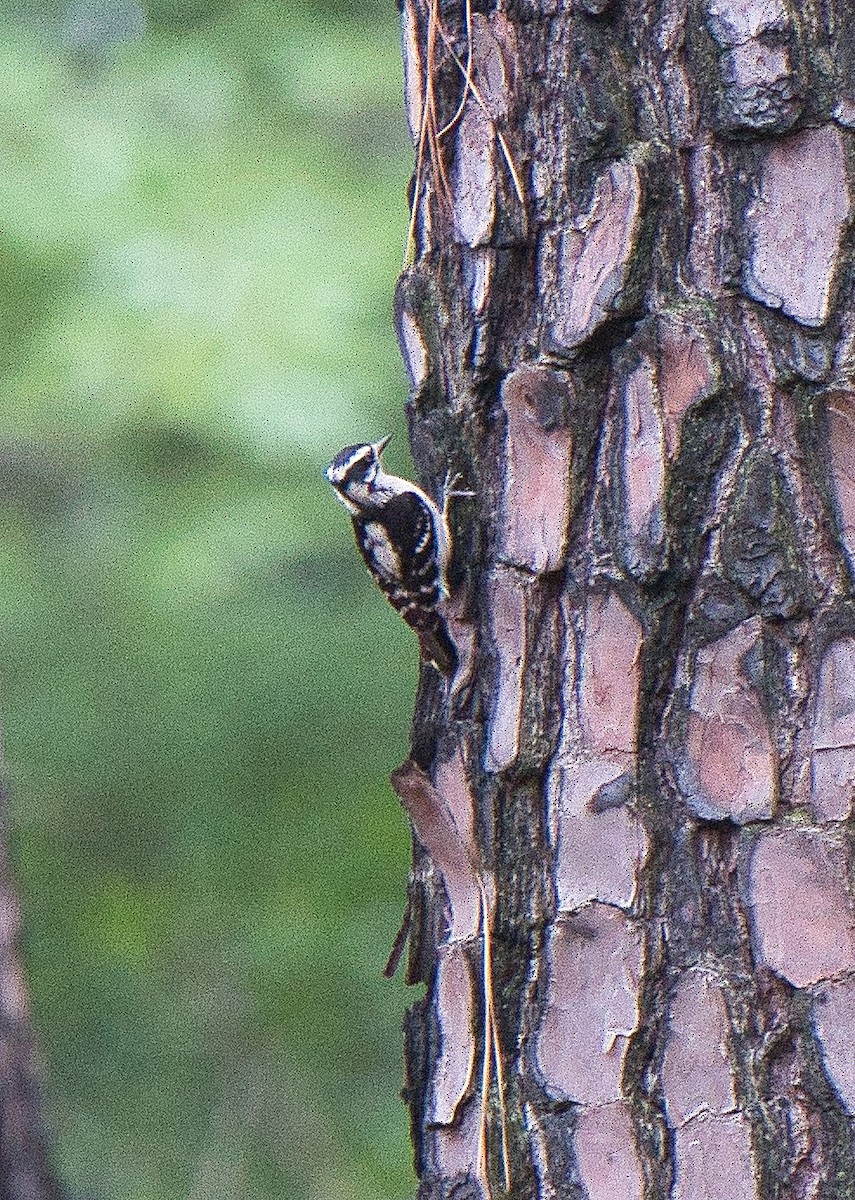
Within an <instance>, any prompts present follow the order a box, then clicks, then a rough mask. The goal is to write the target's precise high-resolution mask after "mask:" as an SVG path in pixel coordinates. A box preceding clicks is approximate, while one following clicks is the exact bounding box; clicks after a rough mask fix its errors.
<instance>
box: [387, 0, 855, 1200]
mask: <svg viewBox="0 0 855 1200" xmlns="http://www.w3.org/2000/svg"><path fill="white" fill-rule="evenodd" d="M402 17H403V45H404V62H405V80H406V100H407V110H408V118H409V123H410V129H411V132H412V134H413V138H414V142H415V144H416V146H417V150H418V160H419V166H418V168H417V171H416V175H415V178H414V186H413V195H414V203H415V206H416V209H415V212H416V216H415V221H414V241H415V253H414V260H413V265H412V266H411V267H409V268H407V269H406V270H405V271H404V273H403V274H402V276H401V279H400V281H399V287H398V298H397V316H398V327H399V334H400V341H401V346H402V351H403V354H404V358H405V361H406V363H407V367H408V370H409V374H410V380H411V385H412V389H411V395H410V400H409V418H410V431H411V442H412V447H413V452H414V455H415V458H416V461H417V463H418V464H419V466H420V468H421V470H422V472H423V476H424V478H425V479H426V480H427V481H428V482H429V483H432V484H434V485H437V484H438V483H439V482H440V481H441V480H442V478H443V476H444V475H445V472H446V470H447V468H448V467H451V468H453V469H456V470H460V471H461V472H462V473H463V476H464V479H465V484H464V486H469V487H472V488H473V489H474V490H475V491H476V493H477V499H476V500H475V501H474V502H473V503H468V502H462V503H461V504H460V505H459V507H458V508H457V510H456V512H455V522H454V524H455V532H456V541H455V562H454V571H453V575H454V582H455V585H456V598H455V600H454V614H453V624H454V629H455V633H456V635H457V638H458V641H459V642H460V643H461V647H462V649H463V650H464V658H465V664H464V666H463V668H462V672H461V674H462V678H458V681H457V683H456V685H455V688H454V691H453V694H452V698H451V700H450V701H449V703H448V704H447V705H446V704H445V703H444V701H443V696H442V687H441V683H440V681H439V680H438V678H437V677H436V676H435V674H434V673H433V672H432V671H431V670H430V669H429V668H426V669H425V670H424V671H423V675H422V680H421V684H420V689H419V697H418V700H417V708H416V714H415V719H414V725H413V744H412V759H411V761H410V762H409V763H408V764H405V766H404V767H403V768H402V769H401V770H400V771H399V772H397V773H396V774H395V776H394V778H393V782H394V784H395V786H396V789H397V791H398V793H399V795H400V796H401V798H402V801H403V802H404V805H405V807H406V808H407V810H408V812H409V813H410V816H411V818H412V821H413V826H414V832H415V845H416V850H415V862H416V868H415V871H414V882H413V888H412V900H413V912H414V916H415V920H414V922H413V933H412V940H411V951H410V963H409V971H410V978H411V979H412V980H414V981H415V980H422V981H424V982H425V983H426V984H427V994H426V997H425V999H424V1000H423V1001H422V1002H420V1003H418V1004H416V1005H415V1006H414V1008H413V1009H412V1010H411V1012H410V1014H409V1015H408V1019H407V1023H406V1036H407V1063H408V1080H407V1095H408V1097H409V1100H410V1103H411V1107H412V1121H413V1134H414V1141H415V1145H416V1162H417V1169H418V1174H419V1178H420V1191H419V1195H420V1197H421V1198H422V1200H428V1198H430V1200H434V1198H436V1200H439V1198H440V1197H451V1196H453V1197H455V1198H456V1200H463V1198H464V1197H470V1196H471V1197H479V1196H485V1195H487V1194H489V1193H490V1192H491V1191H492V1194H494V1195H497V1194H500V1193H501V1192H502V1190H503V1180H502V1170H501V1154H500V1147H499V1126H500V1120H499V1113H498V1100H499V1096H498V1089H497V1086H496V1082H495V1072H493V1073H492V1075H493V1078H492V1081H491V1082H489V1097H488V1100H489V1108H488V1118H489V1120H488V1126H489V1151H490V1153H489V1167H488V1168H486V1169H485V1167H484V1164H483V1163H482V1162H481V1161H480V1160H479V1153H478V1137H479V1127H480V1124H481V1121H482V1107H481V1106H482V1099H483V1098H482V1097H481V1095H480V1094H479V1093H480V1091H481V1089H482V1086H483V1081H484V1073H483V1070H482V1068H483V1065H484V1063H483V1060H484V1056H485V1054H486V1055H488V1056H489V1055H490V1039H489V1036H488V1034H487V1026H488V1025H489V1014H488V1013H487V1005H486V1003H485V996H484V988H483V981H482V977H481V976H482V970H483V961H482V940H483V936H482V935H483V923H482V921H481V919H480V907H479V895H480V894H481V889H482V888H483V889H484V894H486V896H487V897H488V901H489V903H490V905H491V906H492V922H493V928H492V941H493V964H492V982H493V989H494V993H495V996H494V999H495V1010H496V1020H497V1024H498V1030H499V1034H500V1042H501V1047H502V1051H503V1062H504V1069H505V1089H504V1090H505V1093H506V1096H505V1099H506V1102H507V1106H508V1118H507V1127H508V1131H509V1137H510V1174H511V1179H512V1188H511V1191H512V1194H513V1195H514V1196H515V1197H521V1198H523V1197H525V1198H528V1197H538V1198H540V1200H552V1198H555V1200H558V1198H561V1200H564V1198H567V1200H571V1198H572V1200H576V1198H580V1200H581V1198H583V1197H588V1198H589V1200H611V1198H613V1197H614V1198H619V1200H642V1198H644V1200H667V1198H672V1200H690V1198H691V1200H743V1198H745V1200H754V1198H757V1200H771V1198H773V1197H774V1198H775V1200H785V1198H786V1200H802V1198H806V1197H811V1198H817V1200H818V1198H820V1197H822V1198H828V1200H842V1198H844V1197H847V1196H853V1195H855V1140H853V1116H855V1054H853V1050H852V1045H853V1041H855V1034H853V1032H852V1031H853V1028H855V913H853V886H852V879H853V864H852V848H853V847H852V831H853V825H852V798H853V788H855V594H853V564H855V379H854V378H853V377H855V319H853V315H852V313H853V308H852V301H853V273H852V248H851V221H852V216H853V188H852V170H853V134H852V130H853V129H855V11H853V8H852V5H851V4H850V3H846V2H845V0H828V2H826V3H822V4H820V3H818V2H813V0H807V2H806V3H800V4H798V5H795V4H790V3H788V2H787V0H698V2H695V3H688V2H687V0H640V2H639V3H635V4H628V3H621V2H620V0H616V2H614V3H610V2H609V0H576V2H575V3H571V0H564V2H560V0H506V2H504V3H503V2H501V0H499V2H497V3H486V4H484V3H481V4H476V3H473V4H472V5H471V6H469V5H467V4H466V3H465V0H457V2H455V3H448V2H444V3H442V4H440V3H439V2H438V0H404V3H403V10H402ZM467 67H468V74H469V76H470V83H469V84H467V83H466V79H465V76H466V74H467Z"/></svg>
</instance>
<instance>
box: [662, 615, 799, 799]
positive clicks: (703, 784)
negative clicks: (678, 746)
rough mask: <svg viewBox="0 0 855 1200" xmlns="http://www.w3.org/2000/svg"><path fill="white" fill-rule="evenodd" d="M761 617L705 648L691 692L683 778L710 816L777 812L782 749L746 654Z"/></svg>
mask: <svg viewBox="0 0 855 1200" xmlns="http://www.w3.org/2000/svg"><path fill="white" fill-rule="evenodd" d="M760 632H761V621H760V618H759V617H754V618H752V619H751V620H750V621H744V622H743V623H742V624H741V625H737V627H736V628H735V629H732V630H731V631H730V633H727V634H725V636H724V637H722V638H719V639H718V640H717V641H715V642H713V643H712V644H711V645H709V646H705V647H704V648H703V649H702V650H699V651H698V654H697V658H696V660H695V670H694V679H693V682H692V690H691V695H690V698H689V719H688V724H687V734H686V754H687V756H688V760H689V768H690V769H689V771H688V772H685V773H684V777H683V779H682V783H683V790H684V793H685V797H686V800H687V802H688V803H689V804H690V805H691V806H692V807H693V808H694V810H695V811H696V812H697V813H698V814H699V815H700V816H703V817H714V818H718V817H729V818H730V819H731V820H732V821H738V822H745V821H753V820H757V819H758V818H764V817H770V816H771V815H772V812H773V810H774V804H775V792H776V782H775V755H774V751H773V747H772V740H771V737H770V735H769V726H768V722H767V720H766V717H765V715H764V713H763V710H762V709H761V707H760V700H759V697H758V696H757V693H756V691H755V690H754V688H753V686H752V685H751V684H750V683H749V682H748V680H747V679H746V678H745V675H744V674H743V671H742V669H741V668H742V661H743V659H744V657H745V655H746V654H747V653H748V651H749V650H751V649H752V648H753V647H754V646H755V645H756V644H757V643H758V640H759V637H760Z"/></svg>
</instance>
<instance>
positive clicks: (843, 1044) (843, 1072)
mask: <svg viewBox="0 0 855 1200" xmlns="http://www.w3.org/2000/svg"><path fill="white" fill-rule="evenodd" d="M813 1026H814V1031H815V1033H816V1036H817V1040H818V1042H819V1048H820V1051H821V1053H822V1057H823V1060H824V1062H825V1069H826V1071H827V1073H828V1076H829V1078H830V1079H831V1082H832V1083H833V1084H834V1088H835V1091H836V1092H837V1094H838V1096H839V1097H840V1099H841V1100H842V1102H843V1105H844V1107H845V1108H846V1111H847V1112H848V1113H850V1114H851V1115H853V1116H855V1038H853V1036H852V1031H853V1029H855V980H852V979H841V980H840V981H839V982H837V983H829V984H827V985H826V986H825V987H823V988H822V990H821V991H820V992H819V993H818V994H817V997H816V1001H815V1003H814V1006H813Z"/></svg>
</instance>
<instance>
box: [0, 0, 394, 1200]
mask: <svg viewBox="0 0 855 1200" xmlns="http://www.w3.org/2000/svg"><path fill="white" fill-rule="evenodd" d="M4 14H5V15H4V16H3V17H2V18H0V79H1V80H2V82H0V140H2V154H3V160H4V170H3V171H2V172H0V230H2V238H0V391H2V396H0V411H2V413H3V418H2V437H0V502H2V515H3V520H2V536H0V559H2V564H0V565H1V566H2V569H0V670H2V678H3V696H2V714H3V722H4V725H5V730H6V762H7V775H8V777H9V780H10V788H11V805H12V845H13V853H14V857H15V863H16V869H17V871H18V875H19V880H20V886H21V891H22V895H23V901H24V909H25V918H26V944H25V955H26V962H27V967H28V971H29V976H30V981H31V986H32V992H33V1004H34V1009H35V1014H36V1020H37V1023H38V1027H39V1030H40V1034H41V1038H42V1043H43V1048H44V1052H45V1057H46V1059H47V1063H48V1071H49V1086H48V1098H49V1103H50V1116H51V1122H52V1127H53V1129H54V1131H55V1135H56V1140H57V1156H58V1160H59V1163H60V1166H61V1169H62V1172H63V1175H64V1177H65V1179H66V1180H67V1182H68V1184H69V1186H70V1188H71V1189H72V1191H73V1192H74V1194H75V1195H77V1196H79V1197H91V1198H93V1200H95V1198H97V1200H102V1198H103V1200H112V1198H116V1200H172V1198H177V1197H182V1198H188V1200H220V1198H222V1200H241V1198H247V1200H267V1198H270V1200H273V1198H274V1197H275V1198H276V1200H281V1198H283V1197H284V1198H287V1200H292V1198H293V1200H303V1198H305V1200H338V1198H341V1200H360V1198H362V1197H365V1198H366V1200H368V1198H370V1200H387V1198H388V1200H400V1198H401V1197H405V1196H409V1195H411V1194H412V1191H413V1184H412V1176H411V1154H410V1149H409V1142H408V1135H407V1120H406V1112H405V1109H404V1107H403V1104H402V1102H401V1101H400V1099H399V1097H398V1091H399V1089H400V1084H401V1061H400V1040H401V1036H400V1021H401V1015H402V1011H403V1008H404V1006H405V1004H406V1003H409V1002H411V1000H412V998H413V997H412V996H411V995H410V994H409V993H408V992H407V991H406V989H405V988H404V987H403V985H402V984H400V983H399V982H395V983H392V984H389V983H387V982H385V981H383V980H382V979H381V975H380V972H381V969H382V965H383V963H384V961H385V957H386V953H387V951H388V948H389V945H390V943H391V941H392V939H393V937H394V935H395V932H396V930H397V927H398V922H399V919H400V914H401V909H402V906H403V899H404V887H405V880H406V874H407V867H408V860H409V838H408V834H407V829H406V822H405V820H404V818H403V816H402V815H401V813H400V811H399V809H398V806H397V803H396V801H395V799H394V797H393V795H392V794H391V791H390V789H389V787H388V785H387V784H386V782H385V781H386V776H387V774H388V771H389V770H390V769H391V768H392V767H393V766H394V765H395V764H396V763H398V762H399V761H400V760H401V759H402V758H403V756H404V754H405V752H406V735H407V723H408V712H409V709H410V705H411V698H412V692H413V686H414V680H415V666H416V653H415V648H414V644H413V642H412V639H411V637H410V635H409V633H408V631H407V630H406V629H405V627H404V626H403V625H402V624H401V623H400V622H399V621H398V619H397V618H396V617H395V615H394V613H393V612H392V611H391V609H389V608H388V606H386V605H385V604H384V603H383V601H382V600H381V599H380V598H379V596H378V595H377V594H376V593H375V592H374V590H373V589H372V586H371V584H370V582H369V580H368V578H367V575H366V574H365V572H364V570H363V569H362V567H361V565H360V563H359V561H358V559H357V556H356V552H355V550H354V548H353V545H352V541H351V536H350V529H349V523H348V521H347V519H346V515H345V514H344V512H343V511H342V510H341V509H339V508H338V506H337V505H335V503H334V501H333V498H332V495H331V493H330V492H329V489H328V488H327V485H326V484H325V482H324V481H323V479H322V477H321V474H320V469H321V468H322V466H323V465H324V464H325V463H326V461H327V460H328V459H329V458H330V457H331V456H332V455H333V454H334V453H335V452H336V451H337V450H338V449H339V448H340V446H341V445H343V444H345V443H347V442H348V441H353V440H355V439H358V438H360V437H363V436H367V435H370V436H379V435H380V434H382V433H385V432H386V431H387V430H389V429H391V428H397V429H398V430H399V438H398V445H397V450H396V451H395V452H393V453H392V455H391V458H392V461H393V463H394V462H396V461H397V464H398V465H399V466H402V465H403V461H402V460H403V455H404V453H405V451H404V449H403V443H404V438H403V417H402V408H401V397H402V394H403V391H404V386H405V385H404V380H403V372H402V369H401V366H400V362H399V357H398V353H397V349H396V346H395V343H394V335H393V331H392V321H391V297H392V290H393V286H394V280H395V277H396V274H397V271H398V269H399V266H400V258H401V249H402V244H403V237H404V233H405V227H406V211H405V202H404V195H405V185H406V176H407V172H408V169H409V164H410V159H411V155H410V151H409V148H408V146H407V144H406V139H405V135H404V125H403V117H402V114H401V100H400V91H401V78H400V74H401V70H400V61H399V31H398V19H397V13H396V11H395V7H394V4H393V3H392V0H388V3H387V2H386V0H383V3H369V2H366V0H361V2H360V3H347V2H345V0H338V2H337V3H332V4H330V3H329V2H325V3H321V2H319V3H317V4H316V5H312V4H309V3H305V2H303V3H301V2H299V0H287V2H286V3H282V2H281V0H250V2H247V3H238V2H236V0H183V2H180V3H174V2H172V0H151V2H150V3H149V4H148V5H147V6H140V5H139V4H137V3H136V0H73V2H71V3H69V4H67V5H66V7H65V8H64V9H55V8H54V7H53V6H46V5H44V4H43V3H41V0H39V2H38V3H36V2H35V0H32V2H31V3H27V2H24V0H13V2H12V3H10V4H7V5H6V6H5V7H4Z"/></svg>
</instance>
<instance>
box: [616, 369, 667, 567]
mask: <svg viewBox="0 0 855 1200" xmlns="http://www.w3.org/2000/svg"><path fill="white" fill-rule="evenodd" d="M658 399H659V398H658V396H657V392H656V384H655V381H654V378H653V366H652V364H651V363H650V362H648V361H646V360H645V361H643V362H642V363H641V365H640V366H638V367H637V368H636V369H635V370H634V371H633V373H632V374H631V375H630V377H629V379H628V380H627V382H626V389H625V391H624V406H625V414H626V416H625V422H624V443H623V487H624V503H625V508H626V521H627V526H628V532H629V536H630V541H631V543H632V544H633V547H634V550H635V557H636V558H637V559H639V560H641V559H643V558H644V556H645V553H646V552H647V551H648V550H649V549H650V548H651V547H654V548H655V547H658V546H660V545H661V544H662V540H663V536H664V516H663V512H662V501H663V497H664V494H665V434H664V430H663V427H662V414H661V412H660V409H659V403H658Z"/></svg>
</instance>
